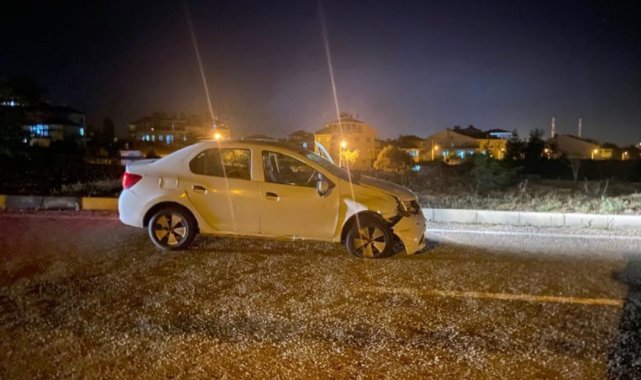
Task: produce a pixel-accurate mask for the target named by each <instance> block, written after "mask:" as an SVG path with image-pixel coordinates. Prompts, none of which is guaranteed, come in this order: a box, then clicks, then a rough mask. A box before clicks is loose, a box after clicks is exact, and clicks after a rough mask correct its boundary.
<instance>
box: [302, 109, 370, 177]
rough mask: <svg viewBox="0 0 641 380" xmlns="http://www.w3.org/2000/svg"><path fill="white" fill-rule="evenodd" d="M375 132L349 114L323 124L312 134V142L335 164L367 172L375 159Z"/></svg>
mask: <svg viewBox="0 0 641 380" xmlns="http://www.w3.org/2000/svg"><path fill="white" fill-rule="evenodd" d="M377 134H378V133H377V132H376V130H375V129H374V128H372V127H370V126H369V125H368V124H367V123H365V122H364V121H362V120H358V119H357V118H355V117H354V116H353V115H352V114H350V113H345V112H343V113H341V114H340V118H339V120H335V121H332V122H329V123H327V124H325V126H324V127H323V128H321V129H319V130H318V131H316V133H314V141H315V142H318V143H320V144H321V145H323V146H324V147H325V148H326V149H327V151H328V152H329V154H330V155H331V156H332V158H333V160H334V162H335V163H337V164H338V165H341V166H347V165H349V167H350V168H351V169H355V170H369V169H371V168H372V163H373V162H374V160H375V159H376V136H377Z"/></svg>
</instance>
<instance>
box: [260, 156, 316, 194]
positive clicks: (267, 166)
mask: <svg viewBox="0 0 641 380" xmlns="http://www.w3.org/2000/svg"><path fill="white" fill-rule="evenodd" d="M263 169H264V172H265V182H270V183H282V184H286V185H294V186H305V187H316V180H317V178H318V174H317V172H316V170H314V169H313V168H312V167H311V166H309V165H307V164H305V163H303V162H302V161H300V160H298V159H296V158H293V157H290V156H287V155H284V154H281V153H276V152H268V151H265V152H263Z"/></svg>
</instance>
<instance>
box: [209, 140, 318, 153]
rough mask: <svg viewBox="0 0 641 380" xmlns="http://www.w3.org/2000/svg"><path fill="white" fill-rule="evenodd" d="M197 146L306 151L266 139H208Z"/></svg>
mask: <svg viewBox="0 0 641 380" xmlns="http://www.w3.org/2000/svg"><path fill="white" fill-rule="evenodd" d="M197 144H202V145H212V144H214V145H220V146H222V147H224V146H227V145H236V144H246V145H255V146H262V147H273V148H283V149H288V150H293V151H295V152H297V153H304V152H305V149H303V148H302V147H299V146H297V145H295V144H292V143H290V142H281V141H276V140H265V139H227V140H214V139H208V140H202V141H200V142H199V143H197Z"/></svg>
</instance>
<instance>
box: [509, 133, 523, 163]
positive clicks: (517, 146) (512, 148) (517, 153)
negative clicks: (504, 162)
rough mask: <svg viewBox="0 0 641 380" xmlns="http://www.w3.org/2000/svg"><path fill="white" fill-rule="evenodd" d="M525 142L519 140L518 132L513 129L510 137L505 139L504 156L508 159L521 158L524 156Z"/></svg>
mask: <svg viewBox="0 0 641 380" xmlns="http://www.w3.org/2000/svg"><path fill="white" fill-rule="evenodd" d="M526 146H527V144H526V143H525V141H523V140H521V138H520V137H519V134H518V132H517V131H516V130H515V131H514V132H513V133H512V137H511V138H510V139H509V140H507V144H506V147H505V150H506V152H505V158H506V159H508V160H522V159H523V158H525V148H526Z"/></svg>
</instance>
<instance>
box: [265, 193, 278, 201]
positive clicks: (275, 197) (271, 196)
mask: <svg viewBox="0 0 641 380" xmlns="http://www.w3.org/2000/svg"><path fill="white" fill-rule="evenodd" d="M265 197H266V198H267V199H271V200H274V201H277V200H279V199H280V197H279V196H278V194H276V193H272V192H271V191H268V192H266V193H265Z"/></svg>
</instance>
